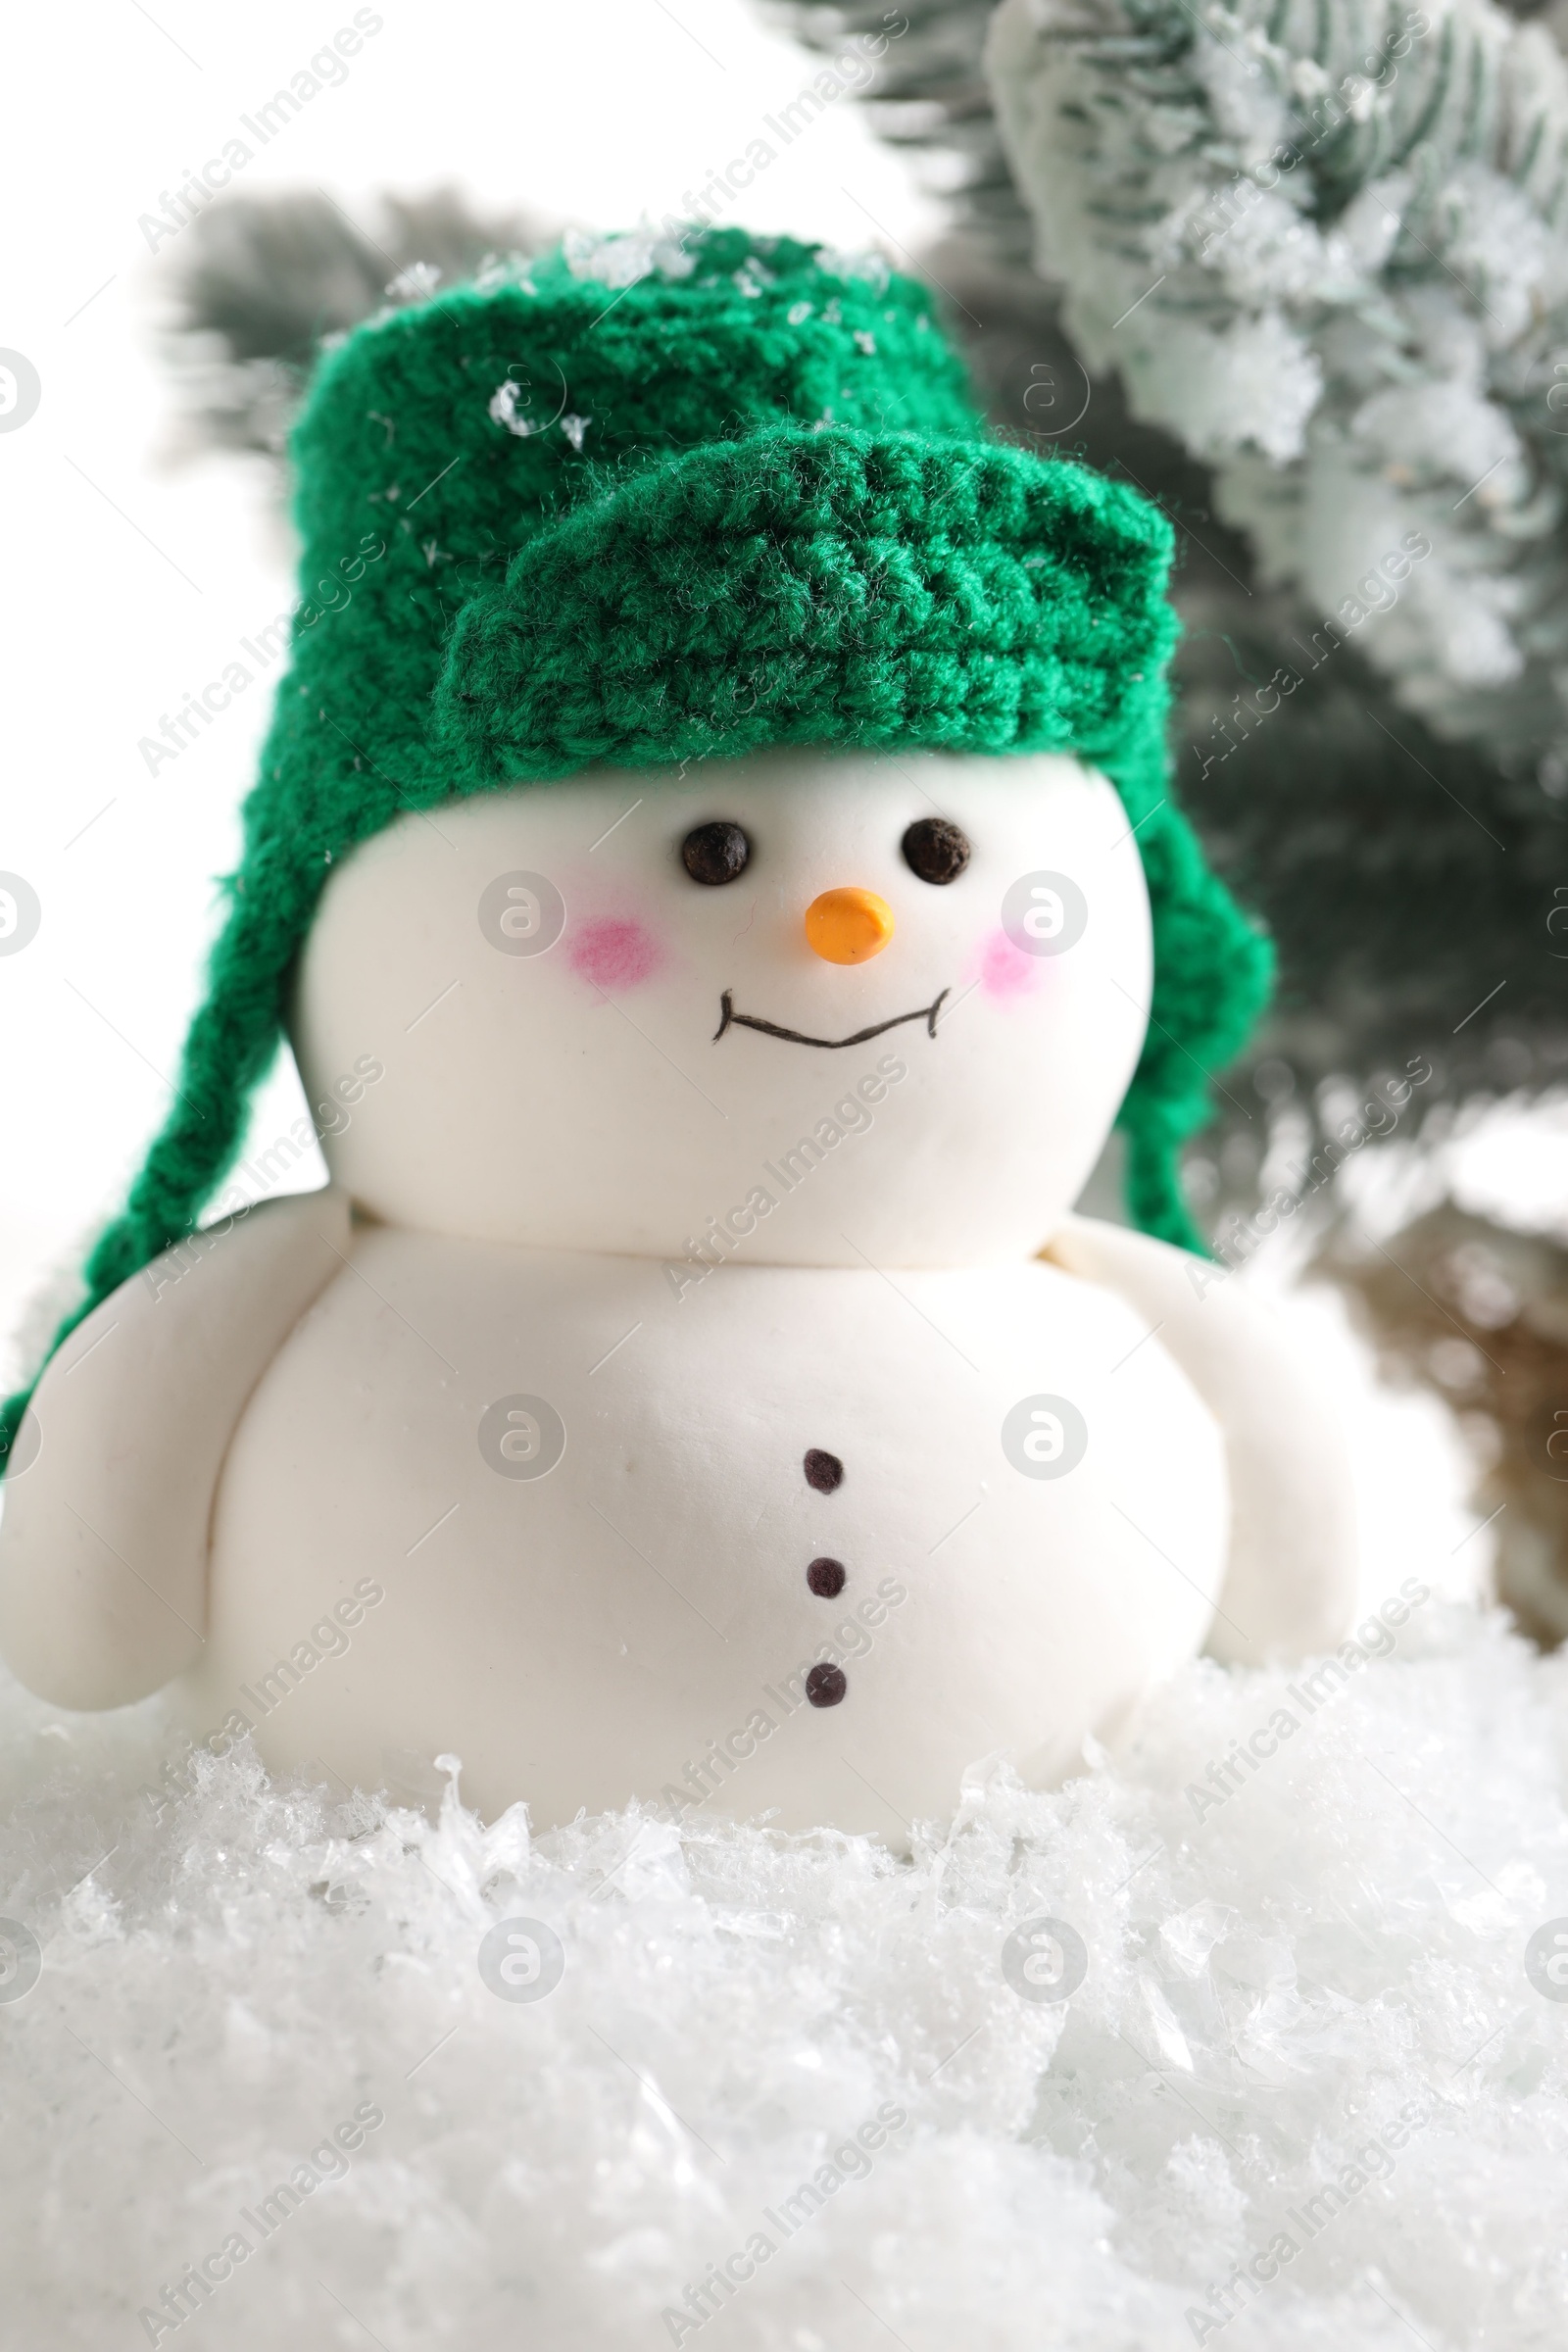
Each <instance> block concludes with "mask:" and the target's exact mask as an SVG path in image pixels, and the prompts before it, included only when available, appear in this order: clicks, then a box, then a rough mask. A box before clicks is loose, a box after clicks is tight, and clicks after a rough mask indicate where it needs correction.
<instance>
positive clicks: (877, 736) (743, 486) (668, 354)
mask: <svg viewBox="0 0 1568 2352" xmlns="http://www.w3.org/2000/svg"><path fill="white" fill-rule="evenodd" d="M293 457H294V463H295V466H296V469H297V476H298V491H297V499H296V514H297V518H298V523H299V528H300V533H301V537H302V540H303V543H304V549H305V554H304V561H303V564H302V567H301V575H300V576H301V594H302V603H301V607H300V610H299V612H298V613H296V615H295V623H294V633H293V644H292V661H291V665H290V668H289V671H288V674H287V676H286V677H285V678H284V680H283V682H282V685H281V686H280V688H279V691H278V699H277V705H276V710H275V712H274V716H273V720H272V726H271V730H270V735H269V737H268V741H267V745H266V749H265V751H264V754H263V760H262V773H261V778H260V780H259V782H258V783H257V785H256V787H255V789H254V790H253V792H252V793H251V795H250V797H249V799H248V801H247V802H246V805H245V812H244V821H245V845H244V854H243V857H242V859H241V862H240V866H239V870H238V872H237V873H235V874H234V875H232V876H231V877H230V878H229V881H228V884H227V890H228V898H229V906H228V914H227V920H226V922H225V924H224V927H223V930H222V932H221V936H220V938H219V940H218V943H217V945H216V947H215V949H214V951H213V956H212V961H211V968H210V975H209V985H208V993H207V996H206V999H205V1001H204V1002H203V1004H202V1005H201V1006H200V1008H199V1009H198V1011H197V1013H196V1015H195V1018H194V1019H193V1021H192V1023H191V1029H190V1034H189V1037H188V1039H187V1042H186V1046H185V1051H184V1058H183V1062H182V1065H181V1070H180V1076H179V1083H178V1087H177V1090H176V1097H175V1103H174V1106H173V1108H172V1111H171V1112H170V1115H169V1119H168V1122H167V1124H166V1125H165V1127H164V1128H163V1131H162V1132H161V1134H159V1136H158V1137H157V1138H156V1140H155V1141H154V1143H153V1145H152V1148H151V1150H150V1151H149V1152H148V1155H147V1159H146V1162H145V1164H144V1166H143V1168H142V1170H141V1173H140V1174H139V1175H138V1177H137V1178H136V1180H135V1182H134V1184H133V1185H132V1187H131V1190H130V1197H129V1200H128V1201H127V1203H126V1206H125V1209H124V1212H123V1214H122V1215H121V1216H120V1217H118V1218H117V1219H116V1220H115V1221H114V1223H113V1224H111V1225H110V1226H109V1227H108V1229H107V1230H106V1231H105V1233H104V1234H103V1235H102V1237H101V1238H100V1240H99V1242H98V1244H97V1247H96V1248H95V1249H94V1250H93V1252H92V1255H91V1257H90V1259H89V1261H88V1264H87V1268H86V1292H87V1295H86V1298H85V1299H84V1300H83V1302H82V1303H81V1305H80V1306H79V1308H78V1309H77V1310H76V1312H75V1313H74V1314H73V1315H72V1316H71V1317H70V1319H69V1320H68V1321H67V1323H66V1324H64V1325H63V1326H62V1328H61V1331H60V1332H59V1333H58V1334H57V1336H56V1341H55V1345H56V1346H58V1345H59V1342H60V1340H62V1339H63V1338H64V1337H65V1336H66V1333H67V1332H68V1331H70V1330H71V1329H72V1328H73V1326H74V1324H75V1323H76V1322H78V1321H79V1320H80V1319H81V1316H82V1315H84V1314H86V1313H88V1312H89V1311H90V1309H91V1308H92V1307H93V1306H94V1305H96V1304H97V1303H98V1301H99V1300H100V1299H104V1298H106V1297H107V1296H108V1295H109V1293H110V1292H111V1291H113V1290H114V1289H115V1288H116V1287H117V1286H118V1285H119V1284H120V1283H122V1282H123V1281H125V1280H126V1278H127V1277H128V1276H130V1275H132V1274H134V1273H136V1272H137V1271H138V1269H139V1268H141V1267H142V1266H144V1265H146V1264H147V1263H148V1262H149V1260H150V1259H152V1258H153V1257H155V1256H157V1254H158V1253H159V1252H160V1251H161V1250H164V1249H166V1248H168V1246H169V1245H170V1244H171V1243H172V1242H174V1241H177V1240H179V1239H180V1238H181V1237H182V1236H184V1235H185V1234H187V1233H189V1232H191V1231H192V1230H193V1228H194V1227H195V1225H196V1222H197V1219H198V1217H199V1216H200V1213H201V1211H202V1208H203V1206H204V1204H205V1203H206V1202H207V1201H209V1200H210V1198H211V1197H212V1195H213V1193H214V1191H215V1190H216V1189H217V1187H218V1185H219V1184H220V1183H221V1179H222V1178H223V1176H224V1174H225V1173H226V1171H227V1169H228V1168H229V1166H230V1165H231V1164H232V1162H233V1160H234V1157H235V1155H236V1153H237V1152H238V1150H239V1147H240V1144H241V1141H242V1139H243V1134H244V1128H245V1120H246V1115H247V1110H248V1105H249V1101H250V1097H251V1094H252V1092H253V1090H254V1088H255V1087H256V1085H257V1083H258V1082H259V1081H260V1080H261V1079H262V1078H263V1076H264V1075H265V1074H266V1071H267V1069H268V1066H269V1064H270V1061H271V1059H272V1057H273V1054H275V1052H276V1050H277V1046H278V1043H279V1040H280V1038H281V1036H282V1033H283V1021H284V1016H285V1009H286V1005H287V999H288V990H289V984H290V979H291V975H292V971H293V967H294V963H295V958H296V956H297V954H298V951H299V948H300V944H301V942H302V940H303V939H304V937H305V935H306V933H307V931H308V930H309V928H310V924H311V921H312V917H313V915H314V912H315V909H316V905H317V902H318V899H319V895H320V892H321V888H322V886H323V884H324V882H325V880H326V877H327V874H328V873H329V871H330V869H331V866H332V863H333V860H334V859H335V858H341V857H342V856H343V855H344V854H345V853H346V852H347V851H348V850H350V849H352V848H353V846H354V844H355V843H356V842H359V841H363V840H365V839H366V838H367V836H368V835H369V834H372V833H375V832H377V831H379V830H380V829H381V828H382V827H383V826H385V825H387V824H389V823H390V822H391V821H392V819H393V818H394V817H396V816H397V815H398V813H399V812H400V811H401V810H403V809H424V808H429V807H431V806H433V805H435V804H437V803H439V802H441V801H445V800H450V799H452V798H454V797H456V796H461V795H464V794H466V793H470V792H475V791H483V790H485V789H487V788H490V787H494V786H497V785H503V784H511V783H516V782H519V781H521V782H526V781H529V780H533V779H543V778H546V777H558V776H564V775H568V774H570V773H572V772H573V771H574V770H577V769H580V768H583V767H586V766H589V765H590V764H595V763H599V762H613V763H615V764H618V765H623V766H635V767H643V766H649V767H659V766H666V765H669V766H673V765H676V764H678V763H679V762H681V761H683V760H690V759H693V758H697V759H702V758H705V757H714V756H718V755H733V754H737V753H742V752H747V751H751V750H755V749H757V748H759V747H760V746H763V745H769V744H782V743H796V744H803V743H811V744H823V745H835V744H836V745H846V746H849V745H854V746H861V747H865V746H875V745H882V744H886V745H890V746H900V747H905V748H913V747H922V746H923V747H928V748H933V749H939V750H947V751H967V752H990V753H999V754H1005V753H1008V752H1028V751H1058V752H1071V753H1075V754H1077V755H1079V756H1080V757H1082V758H1083V759H1085V760H1089V761H1092V762H1093V763H1094V764H1095V765H1096V766H1098V767H1100V768H1101V769H1103V771H1104V773H1105V774H1106V775H1108V776H1109V777H1110V778H1111V780H1112V782H1113V783H1114V784H1115V786H1116V787H1117V789H1118V791H1119V792H1120V794H1121V796H1122V799H1123V802H1124V803H1125V805H1126V809H1127V812H1128V817H1129V821H1130V822H1131V823H1132V824H1133V825H1135V826H1136V827H1137V829H1138V839H1139V843H1140V847H1141V849H1142V852H1143V858H1144V865H1145V870H1146V873H1147V875H1148V880H1149V890H1150V898H1151V901H1152V908H1153V925H1154V956H1155V969H1154V998H1153V1015H1152V1021H1151V1024H1150V1030H1149V1038H1148V1042H1147V1044H1146V1046H1145V1050H1144V1054H1143V1058H1142V1060H1141V1062H1140V1064H1139V1067H1138V1071H1137V1074H1136V1076H1135V1078H1134V1080H1133V1083H1132V1086H1131V1088H1130V1089H1129V1091H1128V1095H1127V1098H1126V1101H1125V1103H1124V1104H1123V1106H1122V1111H1121V1114H1120V1123H1121V1125H1122V1127H1123V1128H1124V1129H1125V1131H1126V1135H1127V1139H1128V1145H1129V1152H1128V1170H1129V1174H1128V1200H1129V1205H1130V1208H1131V1211H1132V1214H1133V1216H1134V1218H1135V1220H1136V1221H1137V1222H1138V1223H1139V1224H1140V1225H1142V1226H1143V1227H1144V1228H1145V1229H1146V1230H1147V1231H1149V1232H1152V1233H1156V1234H1160V1235H1163V1236H1165V1237H1166V1238H1168V1239H1170V1240H1173V1241H1178V1242H1184V1243H1187V1244H1188V1245H1189V1246H1194V1245H1195V1244H1196V1236H1195V1234H1194V1231H1193V1228H1192V1224H1191V1221H1190V1219H1189V1217H1188V1214H1187V1210H1186V1208H1185V1205H1184V1203H1183V1201H1182V1196H1181V1190H1180V1186H1179V1182H1178V1178H1177V1153H1178V1151H1179V1148H1180V1146H1181V1144H1182V1142H1183V1141H1184V1140H1185V1138H1186V1137H1187V1136H1189V1135H1190V1134H1191V1133H1192V1132H1193V1131H1194V1130H1195V1129H1196V1128H1198V1127H1199V1126H1200V1125H1201V1124H1202V1122H1203V1120H1204V1118H1205V1117H1206V1115H1207V1108H1208V1103H1207V1076H1206V1074H1207V1072H1208V1070H1209V1069H1211V1068H1212V1067H1213V1066H1214V1065H1215V1064H1220V1063H1223V1062H1225V1061H1227V1060H1228V1059H1229V1058H1230V1057H1231V1056H1232V1055H1233V1054H1235V1053H1236V1052H1237V1051H1238V1050H1239V1048H1240V1047H1241V1045H1242V1043H1243V1041H1244V1039H1245V1037H1246V1035H1247V1032H1248V1029H1249V1027H1250V1023H1251V1021H1252V1019H1253V1017H1254V1015H1255V1014H1256V1012H1257V1011H1258V1010H1259V1009H1260V1007H1261V1005H1262V1004H1263V1002H1264V999H1265V998H1266V995H1267V991H1268V983H1269V975H1270V969H1271V963H1270V955H1269V950H1268V947H1267V943H1266V942H1265V941H1264V940H1263V939H1262V938H1261V937H1260V936H1259V934H1258V933H1257V932H1256V931H1255V930H1254V929H1252V928H1251V926H1250V925H1249V924H1248V923H1247V922H1246V921H1245V920H1244V918H1243V917H1242V915H1241V914H1240V912H1239V911H1238V909H1237V907H1236V906H1235V904H1234V902H1233V901H1232V899H1231V898H1230V896H1229V894H1228V893H1227V891H1226V890H1225V888H1224V886H1223V884H1221V883H1220V882H1219V880H1218V879H1217V878H1216V877H1215V876H1214V875H1213V874H1212V873H1210V872H1209V870H1208V868H1207V867H1206V866H1205V864H1204V862H1203V858H1202V856H1201V851H1200V850H1199V847H1198V844H1197V841H1196V839H1195V838H1194V836H1193V834H1192V832H1191V831H1190V829H1189V828H1188V826H1187V824H1186V823H1185V821H1184V819H1183V818H1182V817H1181V815H1180V814H1179V813H1178V811H1177V810H1176V809H1175V808H1174V807H1173V805H1172V803H1171V800H1170V797H1169V793H1170V784H1169V772H1168V759H1167V750H1166V741H1165V731H1166V714H1167V704H1168V689H1167V686H1166V680H1165V670H1166V665H1167V662H1168V661H1169V657H1170V652H1171V648H1172V645H1173V643H1174V639H1175V634H1176V622H1175V616H1174V614H1173V613H1172V612H1171V610H1170V607H1169V604H1168V603H1167V601H1166V596H1165V583H1166V575H1167V572H1168V569H1169V564H1170V555H1171V534H1170V529H1169V526H1168V525H1167V523H1166V522H1165V520H1164V517H1163V516H1162V515H1159V514H1158V513H1157V512H1156V511H1155V510H1154V509H1153V508H1152V507H1151V506H1149V505H1147V504H1146V503H1145V501H1144V500H1142V499H1140V498H1138V497H1137V496H1135V495H1134V493H1133V492H1132V491H1130V490H1128V489H1126V488H1125V487H1124V486H1123V485H1122V484H1120V483H1117V482H1110V481H1106V480H1104V479H1103V478H1101V477H1100V476H1098V475H1096V474H1094V473H1091V472H1089V471H1088V470H1087V469H1086V468H1084V467H1083V466H1076V465H1073V464H1071V463H1070V462H1068V461H1066V460H1064V459H1061V458H1041V457H1037V456H1034V455H1032V454H1029V453H1027V452H1025V451H1023V450H1020V449H1016V448H1013V447H1009V446H1007V445H1006V444H1005V443H1001V442H998V441H997V440H995V439H994V438H992V437H991V435H990V433H989V432H988V430H987V427H986V426H985V424H984V422H983V420H982V418H981V417H980V415H979V414H978V412H977V410H976V408H975V406H974V404H973V401H972V399H971V396H970V393H969V389H968V386H967V383H966V381H965V377H964V373H963V370H962V368H961V367H960V365H959V363H958V361H957V360H956V357H955V356H954V354H953V353H952V352H951V351H950V350H949V348H948V346H947V344H946V342H945V341H944V339H943V336H942V334H941V332H940V331H939V328H938V326H937V323H936V320H935V319H934V318H933V316H932V306H931V300H930V297H929V295H928V293H927V291H926V289H925V288H924V287H922V286H920V285H918V284H916V283H915V282H913V281H912V280H910V279H907V278H901V277H896V276H890V275H889V273H888V272H887V270H885V269H884V268H883V267H882V266H881V265H880V264H879V263H876V262H874V261H866V260H862V259H853V260H852V259H850V258H848V257H843V256H835V255H832V254H829V253H827V252H825V251H824V250H823V249H822V248H820V247H816V246H809V245H802V244H797V243H795V242H794V241H793V240H790V239H788V238H758V237H752V236H749V235H747V234H746V233H745V232H744V231H741V230H738V229H721V230H717V231H712V232H709V233H706V234H701V235H699V234H696V233H694V234H693V235H691V236H689V237H688V238H686V239H685V240H684V242H683V244H682V245H679V246H677V245H672V244H664V245H658V244H654V243H652V242H651V241H650V240H648V239H646V238H645V239H637V238H618V239H609V240H606V241H605V242H603V243H602V244H600V245H598V246H595V247H593V248H592V249H588V248H586V247H583V246H579V247H578V249H577V250H575V251H573V250H571V249H569V248H568V249H567V251H565V252H564V253H561V254H557V255H554V256H552V257H551V258H550V259H549V260H548V261H546V262H543V263H540V264H537V265H532V266H531V267H530V270H529V272H528V273H527V274H520V273H514V274H511V275H500V274H498V275H497V276H496V277H494V278H492V279H491V280H490V281H488V282H487V281H486V280H485V279H483V278H481V281H480V282H479V283H477V284H475V285H473V286H468V287H465V288H462V289H460V290H459V291H457V292H454V293H452V294H450V295H444V296H442V297H440V298H439V299H437V300H434V301H430V302H426V303H423V304H421V305H419V306H418V307H417V308H412V309H407V310H402V311H398V312H395V313H393V314H391V315H389V316H387V317H384V318H381V319H373V320H371V321H369V322H368V324H366V325H364V326H362V327H360V328H358V329H357V330H356V331H355V332H354V333H353V334H352V335H350V336H349V337H347V339H346V340H344V341H343V342H342V343H341V344H339V345H338V347H337V348H335V349H333V350H330V351H329V352H327V353H326V354H325V355H324V357H323V358H322V361H321V364H320V367H319V372H318V375H317V378H316V381H315V384H314V387H313V390H312V392H311V395H310V398H309V401H308V403H307V406H306V408H305V411H304V414H303V416H302V417H301V419H300V422H299V425H298V427H297V430H296V432H295V435H294V442H293ZM24 1403H25V1397H14V1398H12V1399H11V1402H10V1404H9V1406H8V1407H7V1408H6V1413H5V1418H4V1422H3V1425H0V1448H3V1447H6V1446H9V1443H10V1434H11V1432H12V1431H13V1430H14V1428H15V1426H16V1424H17V1422H18V1420H20V1417H21V1412H22V1408H23V1405H24Z"/></svg>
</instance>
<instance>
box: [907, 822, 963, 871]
mask: <svg viewBox="0 0 1568 2352" xmlns="http://www.w3.org/2000/svg"><path fill="white" fill-rule="evenodd" d="M902 847H903V850H904V862H905V864H906V865H907V867H908V869H909V871H910V873H912V874H918V875H919V877H920V879H921V881H922V882H956V880H957V879H958V876H959V875H960V874H961V873H962V871H963V869H964V867H965V866H966V865H967V864H968V862H969V843H968V839H967V837H966V836H965V835H964V834H962V833H960V832H959V830H958V828H957V826H956V825H955V824H952V823H950V821H949V820H948V818H947V817H945V816H917V817H916V818H915V820H914V823H913V824H912V825H911V826H910V827H909V830H908V831H907V833H906V835H905V836H904V841H903V844H902Z"/></svg>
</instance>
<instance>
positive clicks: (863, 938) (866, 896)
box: [806, 890, 893, 963]
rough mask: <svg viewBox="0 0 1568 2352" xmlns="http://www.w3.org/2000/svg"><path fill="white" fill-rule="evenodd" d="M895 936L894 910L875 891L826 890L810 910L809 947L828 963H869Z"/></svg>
mask: <svg viewBox="0 0 1568 2352" xmlns="http://www.w3.org/2000/svg"><path fill="white" fill-rule="evenodd" d="M892 937H893V909H892V907H890V906H889V905H888V903H887V901H886V899H879V898H878V897H877V895H876V892H875V891H874V890H824V891H823V893H822V895H821V897H820V898H819V899H813V900H812V901H811V904H810V905H809V907H808V908H807V909H806V938H807V944H808V945H809V947H811V948H814V949H815V951H816V953H817V955H818V956H822V957H823V958H824V960H825V961H826V962H828V963H868V962H869V961H870V959H871V957H872V956H880V955H881V953H882V951H883V949H884V948H885V947H886V946H887V944H888V941H889V940H890V939H891V938H892Z"/></svg>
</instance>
